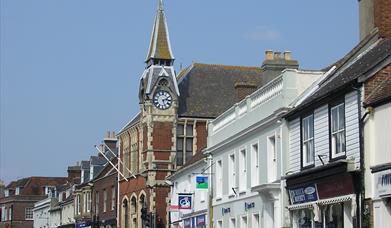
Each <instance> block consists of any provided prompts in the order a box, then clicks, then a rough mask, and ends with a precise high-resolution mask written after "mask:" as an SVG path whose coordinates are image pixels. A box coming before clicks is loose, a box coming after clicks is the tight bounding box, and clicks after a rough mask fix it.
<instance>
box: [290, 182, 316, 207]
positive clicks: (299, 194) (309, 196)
mask: <svg viewBox="0 0 391 228" xmlns="http://www.w3.org/2000/svg"><path fill="white" fill-rule="evenodd" d="M289 198H290V199H291V203H292V204H299V203H308V202H313V201H317V200H318V199H319V197H318V189H317V188H316V184H309V185H306V186H302V187H299V188H293V189H289Z"/></svg>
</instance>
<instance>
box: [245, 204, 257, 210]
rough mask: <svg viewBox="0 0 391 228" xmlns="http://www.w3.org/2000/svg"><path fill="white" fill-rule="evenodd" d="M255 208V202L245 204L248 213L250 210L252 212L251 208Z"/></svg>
mask: <svg viewBox="0 0 391 228" xmlns="http://www.w3.org/2000/svg"><path fill="white" fill-rule="evenodd" d="M254 207H255V203H254V202H250V203H247V202H244V210H245V211H248V210H250V209H251V208H254Z"/></svg>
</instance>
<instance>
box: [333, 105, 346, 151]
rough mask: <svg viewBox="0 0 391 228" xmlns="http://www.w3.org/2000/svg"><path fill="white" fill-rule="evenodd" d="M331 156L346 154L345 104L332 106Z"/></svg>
mask: <svg viewBox="0 0 391 228" xmlns="http://www.w3.org/2000/svg"><path fill="white" fill-rule="evenodd" d="M330 125H331V126H330V134H331V157H332V158H335V157H339V156H342V155H345V150H346V142H345V105H344V103H341V104H338V105H336V106H333V107H331V108H330Z"/></svg>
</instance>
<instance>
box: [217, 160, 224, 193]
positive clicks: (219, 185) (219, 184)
mask: <svg viewBox="0 0 391 228" xmlns="http://www.w3.org/2000/svg"><path fill="white" fill-rule="evenodd" d="M222 196H223V161H222V160H218V161H217V162H216V198H221V197H222Z"/></svg>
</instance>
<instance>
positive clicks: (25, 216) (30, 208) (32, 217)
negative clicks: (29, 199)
mask: <svg viewBox="0 0 391 228" xmlns="http://www.w3.org/2000/svg"><path fill="white" fill-rule="evenodd" d="M29 210H31V218H30V217H27V215H30V213H28V212H30V211H29ZM24 219H25V220H34V216H33V208H32V207H26V208H24Z"/></svg>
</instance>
